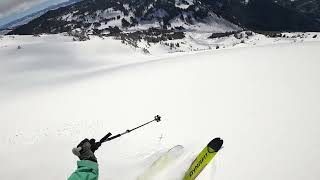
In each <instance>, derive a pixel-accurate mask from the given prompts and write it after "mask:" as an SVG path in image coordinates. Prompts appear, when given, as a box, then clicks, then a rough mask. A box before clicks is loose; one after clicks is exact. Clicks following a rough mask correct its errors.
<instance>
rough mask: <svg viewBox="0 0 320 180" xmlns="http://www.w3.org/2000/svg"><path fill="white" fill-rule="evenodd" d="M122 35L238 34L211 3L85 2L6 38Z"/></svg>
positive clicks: (153, 0) (50, 14) (44, 17)
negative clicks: (113, 30)
mask: <svg viewBox="0 0 320 180" xmlns="http://www.w3.org/2000/svg"><path fill="white" fill-rule="evenodd" d="M113 27H117V28H119V29H120V30H123V31H129V32H132V31H137V30H147V29H149V28H159V29H165V30H179V31H181V30H184V31H206V32H208V31H209V32H227V31H235V30H240V29H241V28H240V27H238V26H237V25H235V24H233V23H231V22H229V21H227V20H225V19H224V18H223V17H221V16H218V15H217V14H216V13H215V11H214V9H213V8H212V7H211V6H210V3H207V2H200V1H175V0H161V1H157V0H148V1H146V0H124V1H116V0H95V1H91V0H84V1H81V2H78V3H76V4H73V5H70V6H67V7H63V8H59V9H57V10H54V11H50V12H48V13H46V14H44V15H42V16H41V17H39V18H37V19H34V20H33V21H31V22H30V23H28V24H26V25H23V26H21V27H19V28H17V29H15V30H13V31H12V32H10V33H9V34H19V35H26V34H27V35H32V34H43V33H45V34H58V33H63V32H72V31H75V30H78V31H82V32H85V33H88V34H95V35H102V34H108V33H109V32H111V28H113Z"/></svg>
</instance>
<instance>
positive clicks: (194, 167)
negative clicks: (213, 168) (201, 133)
mask: <svg viewBox="0 0 320 180" xmlns="http://www.w3.org/2000/svg"><path fill="white" fill-rule="evenodd" d="M222 144H223V140H222V139H220V138H215V139H213V140H212V141H210V143H209V144H208V145H207V146H206V147H205V148H204V149H203V150H202V151H201V152H200V154H199V155H198V156H197V158H196V159H195V160H194V161H193V162H192V164H191V166H190V168H189V170H188V171H187V172H186V173H185V176H184V178H183V180H194V179H195V178H196V177H197V176H198V175H199V174H200V173H201V171H202V170H203V169H204V168H205V167H206V166H207V164H209V162H210V161H211V160H212V159H213V158H214V156H215V155H216V154H217V153H218V151H219V150H220V149H221V147H222Z"/></svg>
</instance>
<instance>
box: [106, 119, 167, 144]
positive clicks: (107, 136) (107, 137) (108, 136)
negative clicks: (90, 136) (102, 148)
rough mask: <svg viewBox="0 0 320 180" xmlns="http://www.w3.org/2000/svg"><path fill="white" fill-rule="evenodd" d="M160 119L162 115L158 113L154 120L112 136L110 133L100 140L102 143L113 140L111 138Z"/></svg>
mask: <svg viewBox="0 0 320 180" xmlns="http://www.w3.org/2000/svg"><path fill="white" fill-rule="evenodd" d="M160 121H161V117H160V116H159V115H156V116H155V117H154V119H153V120H152V121H149V122H147V123H144V124H142V125H140V126H138V127H135V128H133V129H129V130H126V131H125V132H123V133H120V134H117V135H115V136H112V137H110V136H111V135H110V134H111V133H108V134H107V135H106V136H105V137H103V138H102V139H101V140H100V142H101V143H104V142H107V141H111V140H113V139H116V138H119V137H120V136H122V135H125V134H128V133H130V132H132V131H134V130H137V129H139V128H141V127H143V126H145V125H147V124H150V123H152V122H160Z"/></svg>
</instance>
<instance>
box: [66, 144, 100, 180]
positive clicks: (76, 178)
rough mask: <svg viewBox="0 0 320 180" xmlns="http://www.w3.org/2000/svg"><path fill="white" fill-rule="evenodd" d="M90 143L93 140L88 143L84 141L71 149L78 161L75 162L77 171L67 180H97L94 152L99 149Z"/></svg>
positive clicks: (97, 171)
mask: <svg viewBox="0 0 320 180" xmlns="http://www.w3.org/2000/svg"><path fill="white" fill-rule="evenodd" d="M92 142H94V140H93V139H91V140H90V141H89V140H88V139H84V140H83V141H81V142H80V143H79V144H78V146H77V147H76V148H73V149H72V152H73V154H75V155H76V156H78V157H79V159H80V161H78V162H77V169H76V170H75V171H74V172H73V173H72V174H71V176H70V177H69V178H68V180H98V175H99V168H98V163H97V158H96V157H95V155H94V151H95V150H97V149H98V148H99V147H98V146H97V145H96V143H92ZM98 145H99V144H98ZM100 145H101V144H100Z"/></svg>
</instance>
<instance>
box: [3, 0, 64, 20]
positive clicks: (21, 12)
mask: <svg viewBox="0 0 320 180" xmlns="http://www.w3.org/2000/svg"><path fill="white" fill-rule="evenodd" d="M64 1H67V0H0V25H2V24H5V23H7V22H9V21H12V20H15V19H17V18H20V17H23V16H25V15H27V14H30V13H32V12H35V11H38V10H41V9H44V8H46V7H48V6H50V5H53V4H57V3H61V2H64Z"/></svg>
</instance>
